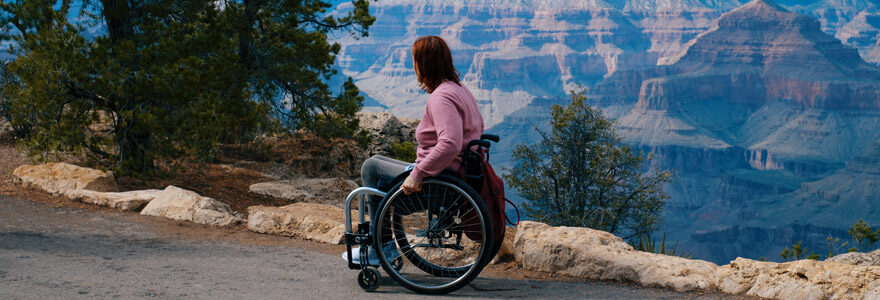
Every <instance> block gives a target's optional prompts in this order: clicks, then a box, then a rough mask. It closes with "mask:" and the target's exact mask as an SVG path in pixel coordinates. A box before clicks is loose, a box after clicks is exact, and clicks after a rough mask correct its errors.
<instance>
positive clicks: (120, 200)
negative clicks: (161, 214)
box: [64, 190, 162, 211]
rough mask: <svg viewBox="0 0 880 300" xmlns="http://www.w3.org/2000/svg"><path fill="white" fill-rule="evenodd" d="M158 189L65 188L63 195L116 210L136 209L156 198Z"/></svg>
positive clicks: (158, 192)
mask: <svg viewBox="0 0 880 300" xmlns="http://www.w3.org/2000/svg"><path fill="white" fill-rule="evenodd" d="M160 193H162V191H160V190H140V191H128V192H119V193H113V192H95V191H90V190H67V191H66V192H65V193H64V196H65V197H67V198H70V199H71V200H74V201H79V202H83V203H90V204H95V205H100V206H106V207H111V208H115V209H118V210H127V211H138V210H140V209H141V208H143V207H144V206H146V205H147V203H149V202H150V201H152V200H153V199H155V198H156V196H158V195H159V194H160Z"/></svg>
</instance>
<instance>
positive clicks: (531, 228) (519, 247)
mask: <svg viewBox="0 0 880 300" xmlns="http://www.w3.org/2000/svg"><path fill="white" fill-rule="evenodd" d="M514 252H515V254H516V259H517V261H518V262H520V263H521V264H522V266H523V267H524V268H527V269H532V270H538V271H544V272H551V273H555V274H562V275H567V276H573V277H578V278H590V279H602V280H617V281H625V282H633V283H636V284H639V285H643V286H660V287H667V288H672V289H675V290H678V291H688V290H716V289H717V290H720V291H721V292H724V293H728V294H734V295H749V296H757V297H762V298H768V299H877V297H880V267H878V266H874V265H870V264H868V263H866V261H873V259H874V257H873V256H874V255H876V254H880V253H877V251H875V252H874V253H858V254H856V253H852V254H850V255H840V256H838V257H840V258H839V259H837V260H834V259H831V260H829V261H815V260H809V259H806V260H798V261H794V262H788V263H774V262H761V261H754V260H750V259H745V258H737V259H736V260H734V261H731V262H730V263H729V264H727V265H723V266H717V265H715V264H713V263H710V262H707V261H702V260H691V259H685V258H681V257H675V256H667V255H661V254H654V253H648V252H640V251H636V250H634V249H633V248H632V246H630V245H628V244H626V243H625V242H623V240H621V239H620V238H618V237H616V236H614V235H612V234H610V233H607V232H603V231H597V230H592V229H587V228H573V227H551V226H548V225H546V224H543V223H536V222H529V221H524V222H522V223H520V226H519V228H518V231H517V234H516V239H515V240H514ZM856 255H858V256H856ZM866 256H871V257H872V258H871V259H865V257H866Z"/></svg>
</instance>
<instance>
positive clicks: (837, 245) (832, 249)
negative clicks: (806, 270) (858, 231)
mask: <svg viewBox="0 0 880 300" xmlns="http://www.w3.org/2000/svg"><path fill="white" fill-rule="evenodd" d="M825 241H827V243H828V255H827V256H825V259H829V258H832V257H834V256H835V255H837V254H840V252H842V250H841V249H846V246H847V245H849V242H842V243H841V242H840V238H837V237H832V236H828V237H826V238H825Z"/></svg>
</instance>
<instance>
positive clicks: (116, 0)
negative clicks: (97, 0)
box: [101, 0, 134, 41]
mask: <svg viewBox="0 0 880 300" xmlns="http://www.w3.org/2000/svg"><path fill="white" fill-rule="evenodd" d="M101 5H102V6H103V7H104V11H103V15H104V21H106V22H107V33H108V35H109V36H110V39H111V40H113V41H118V40H121V39H128V38H131V37H132V36H133V35H134V24H133V17H132V11H131V4H130V3H129V2H128V0H101Z"/></svg>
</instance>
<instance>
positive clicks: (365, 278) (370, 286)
mask: <svg viewBox="0 0 880 300" xmlns="http://www.w3.org/2000/svg"><path fill="white" fill-rule="evenodd" d="M358 285H360V286H361V288H362V289H364V290H365V291H367V292H372V291H375V290H376V289H377V288H379V270H377V269H376V268H373V267H367V268H366V269H361V272H360V273H358Z"/></svg>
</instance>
